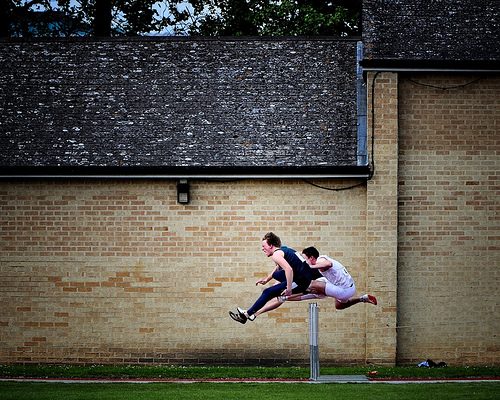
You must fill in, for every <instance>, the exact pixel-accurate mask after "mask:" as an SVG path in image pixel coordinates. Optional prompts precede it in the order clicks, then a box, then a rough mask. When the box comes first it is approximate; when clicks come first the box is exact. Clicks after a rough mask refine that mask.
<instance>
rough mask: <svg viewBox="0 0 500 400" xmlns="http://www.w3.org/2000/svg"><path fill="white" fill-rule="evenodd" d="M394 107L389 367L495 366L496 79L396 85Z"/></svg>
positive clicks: (499, 93)
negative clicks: (395, 217) (394, 345)
mask: <svg viewBox="0 0 500 400" xmlns="http://www.w3.org/2000/svg"><path fill="white" fill-rule="evenodd" d="M446 88H447V89H446ZM399 99H400V101H399V109H400V111H399V125H400V126H399V129H400V143H399V261H398V294H399V302H398V318H399V329H398V361H399V362H411V363H413V362H416V361H421V360H425V359H426V358H432V359H433V360H435V361H438V360H439V361H440V360H444V361H446V362H448V363H450V364H467V363H470V364H489V363H497V364H498V362H499V360H500V351H499V350H500V341H499V338H498V332H500V318H499V317H498V306H499V300H498V299H499V294H500V293H499V291H498V287H499V276H500V275H499V271H500V269H499V266H500V251H499V244H498V243H499V238H500V224H499V217H498V215H499V214H498V211H499V187H500V186H499V175H498V174H499V171H500V168H499V167H500V157H499V152H500V77H499V76H498V75H497V76H491V75H483V76H480V75H472V74H468V75H446V74H442V75H437V74H430V75H418V74H415V75H408V76H403V77H401V78H400V87H399Z"/></svg>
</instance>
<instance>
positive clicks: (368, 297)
mask: <svg viewBox="0 0 500 400" xmlns="http://www.w3.org/2000/svg"><path fill="white" fill-rule="evenodd" d="M361 301H362V302H363V303H370V304H373V305H374V306H376V305H377V298H376V297H375V296H372V295H371V294H364V295H363V296H361Z"/></svg>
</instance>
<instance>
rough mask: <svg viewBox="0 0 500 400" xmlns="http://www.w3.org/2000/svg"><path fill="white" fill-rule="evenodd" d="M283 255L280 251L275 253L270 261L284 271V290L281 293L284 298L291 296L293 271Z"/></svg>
mask: <svg viewBox="0 0 500 400" xmlns="http://www.w3.org/2000/svg"><path fill="white" fill-rule="evenodd" d="M284 256H285V253H283V251H282V250H278V251H275V252H274V254H273V255H272V256H271V258H272V260H273V261H274V262H275V263H276V264H277V265H279V266H280V267H281V268H283V270H284V271H285V276H286V290H285V292H284V293H283V294H284V295H285V296H290V295H291V294H292V282H293V269H292V267H291V266H290V264H288V262H287V261H286V260H285V257H284Z"/></svg>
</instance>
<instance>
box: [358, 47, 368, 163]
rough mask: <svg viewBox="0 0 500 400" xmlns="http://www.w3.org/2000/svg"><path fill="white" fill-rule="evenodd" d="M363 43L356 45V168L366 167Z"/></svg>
mask: <svg viewBox="0 0 500 400" xmlns="http://www.w3.org/2000/svg"><path fill="white" fill-rule="evenodd" d="M362 61H363V42H361V41H359V42H357V44H356V114H357V128H358V133H357V139H358V140H357V143H358V147H357V162H358V166H363V167H365V166H367V165H368V150H367V148H368V145H367V144H368V143H367V115H366V101H367V100H366V83H365V81H364V79H363V68H362V67H361V62H362Z"/></svg>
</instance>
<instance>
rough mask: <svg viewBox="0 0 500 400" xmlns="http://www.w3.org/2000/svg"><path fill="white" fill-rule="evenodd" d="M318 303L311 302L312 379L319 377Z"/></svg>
mask: <svg viewBox="0 0 500 400" xmlns="http://www.w3.org/2000/svg"><path fill="white" fill-rule="evenodd" d="M318 308H319V307H318V304H317V303H310V304H309V360H310V364H311V375H310V378H309V379H310V380H312V381H317V380H318V378H319V349H318Z"/></svg>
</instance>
